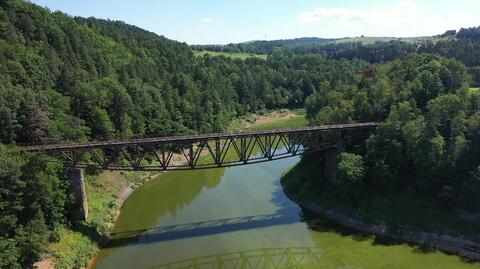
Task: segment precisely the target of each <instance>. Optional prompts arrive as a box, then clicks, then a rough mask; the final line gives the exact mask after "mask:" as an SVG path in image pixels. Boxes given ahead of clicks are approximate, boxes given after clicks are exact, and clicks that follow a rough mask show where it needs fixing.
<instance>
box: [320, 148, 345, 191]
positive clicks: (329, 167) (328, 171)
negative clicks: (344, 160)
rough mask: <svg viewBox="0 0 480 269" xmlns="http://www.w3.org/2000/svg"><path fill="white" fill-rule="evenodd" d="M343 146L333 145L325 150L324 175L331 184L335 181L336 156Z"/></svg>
mask: <svg viewBox="0 0 480 269" xmlns="http://www.w3.org/2000/svg"><path fill="white" fill-rule="evenodd" d="M342 150H343V148H342V147H339V146H333V147H331V148H329V149H327V150H326V152H325V168H324V177H325V178H326V179H327V180H328V181H329V182H330V183H332V184H336V183H337V157H338V154H339V153H340V152H342Z"/></svg>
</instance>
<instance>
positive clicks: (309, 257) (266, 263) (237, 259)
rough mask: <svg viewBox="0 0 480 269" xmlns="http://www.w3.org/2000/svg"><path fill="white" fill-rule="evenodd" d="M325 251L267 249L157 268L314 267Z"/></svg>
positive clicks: (251, 268)
mask: <svg viewBox="0 0 480 269" xmlns="http://www.w3.org/2000/svg"><path fill="white" fill-rule="evenodd" d="M322 256H323V255H322V252H321V250H320V249H318V248H316V247H291V248H264V249H257V250H246V251H239V252H232V253H221V254H216V255H210V256H204V257H198V258H192V259H187V260H182V261H176V262H171V263H166V264H162V265H159V266H155V267H152V268H155V269H177V268H183V269H189V268H192V269H203V268H205V269H212V268H214V269H237V268H238V269H257V268H262V269H270V268H271V269H274V268H275V269H280V268H282V269H283V268H284V269H287V268H288V269H292V268H297V269H301V268H306V267H308V268H315V267H316V266H318V265H320V263H321V259H322Z"/></svg>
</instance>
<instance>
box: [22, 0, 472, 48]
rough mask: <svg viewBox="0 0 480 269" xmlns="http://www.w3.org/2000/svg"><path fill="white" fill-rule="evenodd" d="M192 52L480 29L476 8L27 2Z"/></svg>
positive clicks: (308, 1) (428, 1)
mask: <svg viewBox="0 0 480 269" xmlns="http://www.w3.org/2000/svg"><path fill="white" fill-rule="evenodd" d="M31 2H33V3H36V4H38V5H40V6H44V7H48V8H50V9H51V10H61V11H63V12H66V13H68V14H70V15H74V16H83V17H90V16H93V17H97V18H104V19H112V20H122V21H125V22H126V23H129V24H133V25H136V26H139V27H141V28H144V29H147V30H149V31H152V32H155V33H157V34H160V35H164V36H166V37H168V38H171V39H175V40H178V41H183V42H187V43H189V44H225V43H230V42H243V41H249V40H258V39H261V40H263V39H265V35H266V37H267V39H268V40H272V39H282V38H295V37H304V36H316V37H329V38H332V37H346V36H360V35H366V36H397V37H408V36H421V35H434V34H439V33H443V32H445V31H446V30H449V29H459V28H460V27H471V26H479V25H480V15H478V14H479V13H478V11H479V10H480V0H456V1H446V0H445V1H444V0H437V1H435V0H425V1H411V0H383V1H380V0H371V1H353V0H336V1H334V0H317V1H315V0H236V1H230V0H169V1H167V0H135V1H132V0H115V1H113V0H80V1H79V0H31Z"/></svg>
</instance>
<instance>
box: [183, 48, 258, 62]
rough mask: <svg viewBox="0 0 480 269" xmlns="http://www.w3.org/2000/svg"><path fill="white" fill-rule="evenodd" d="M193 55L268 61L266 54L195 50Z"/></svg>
mask: <svg viewBox="0 0 480 269" xmlns="http://www.w3.org/2000/svg"><path fill="white" fill-rule="evenodd" d="M193 53H194V54H195V56H199V57H202V56H204V55H205V54H209V55H211V56H225V57H229V58H232V59H240V60H245V59H247V58H260V59H267V55H265V54H253V53H243V52H239V53H231V52H218V51H206V50H202V51H198V50H195V51H193Z"/></svg>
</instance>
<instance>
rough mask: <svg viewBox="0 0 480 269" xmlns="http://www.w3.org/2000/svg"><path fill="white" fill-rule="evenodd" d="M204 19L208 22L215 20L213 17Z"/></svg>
mask: <svg viewBox="0 0 480 269" xmlns="http://www.w3.org/2000/svg"><path fill="white" fill-rule="evenodd" d="M202 21H203V22H206V23H209V22H213V19H212V18H204V19H203V20H202Z"/></svg>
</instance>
